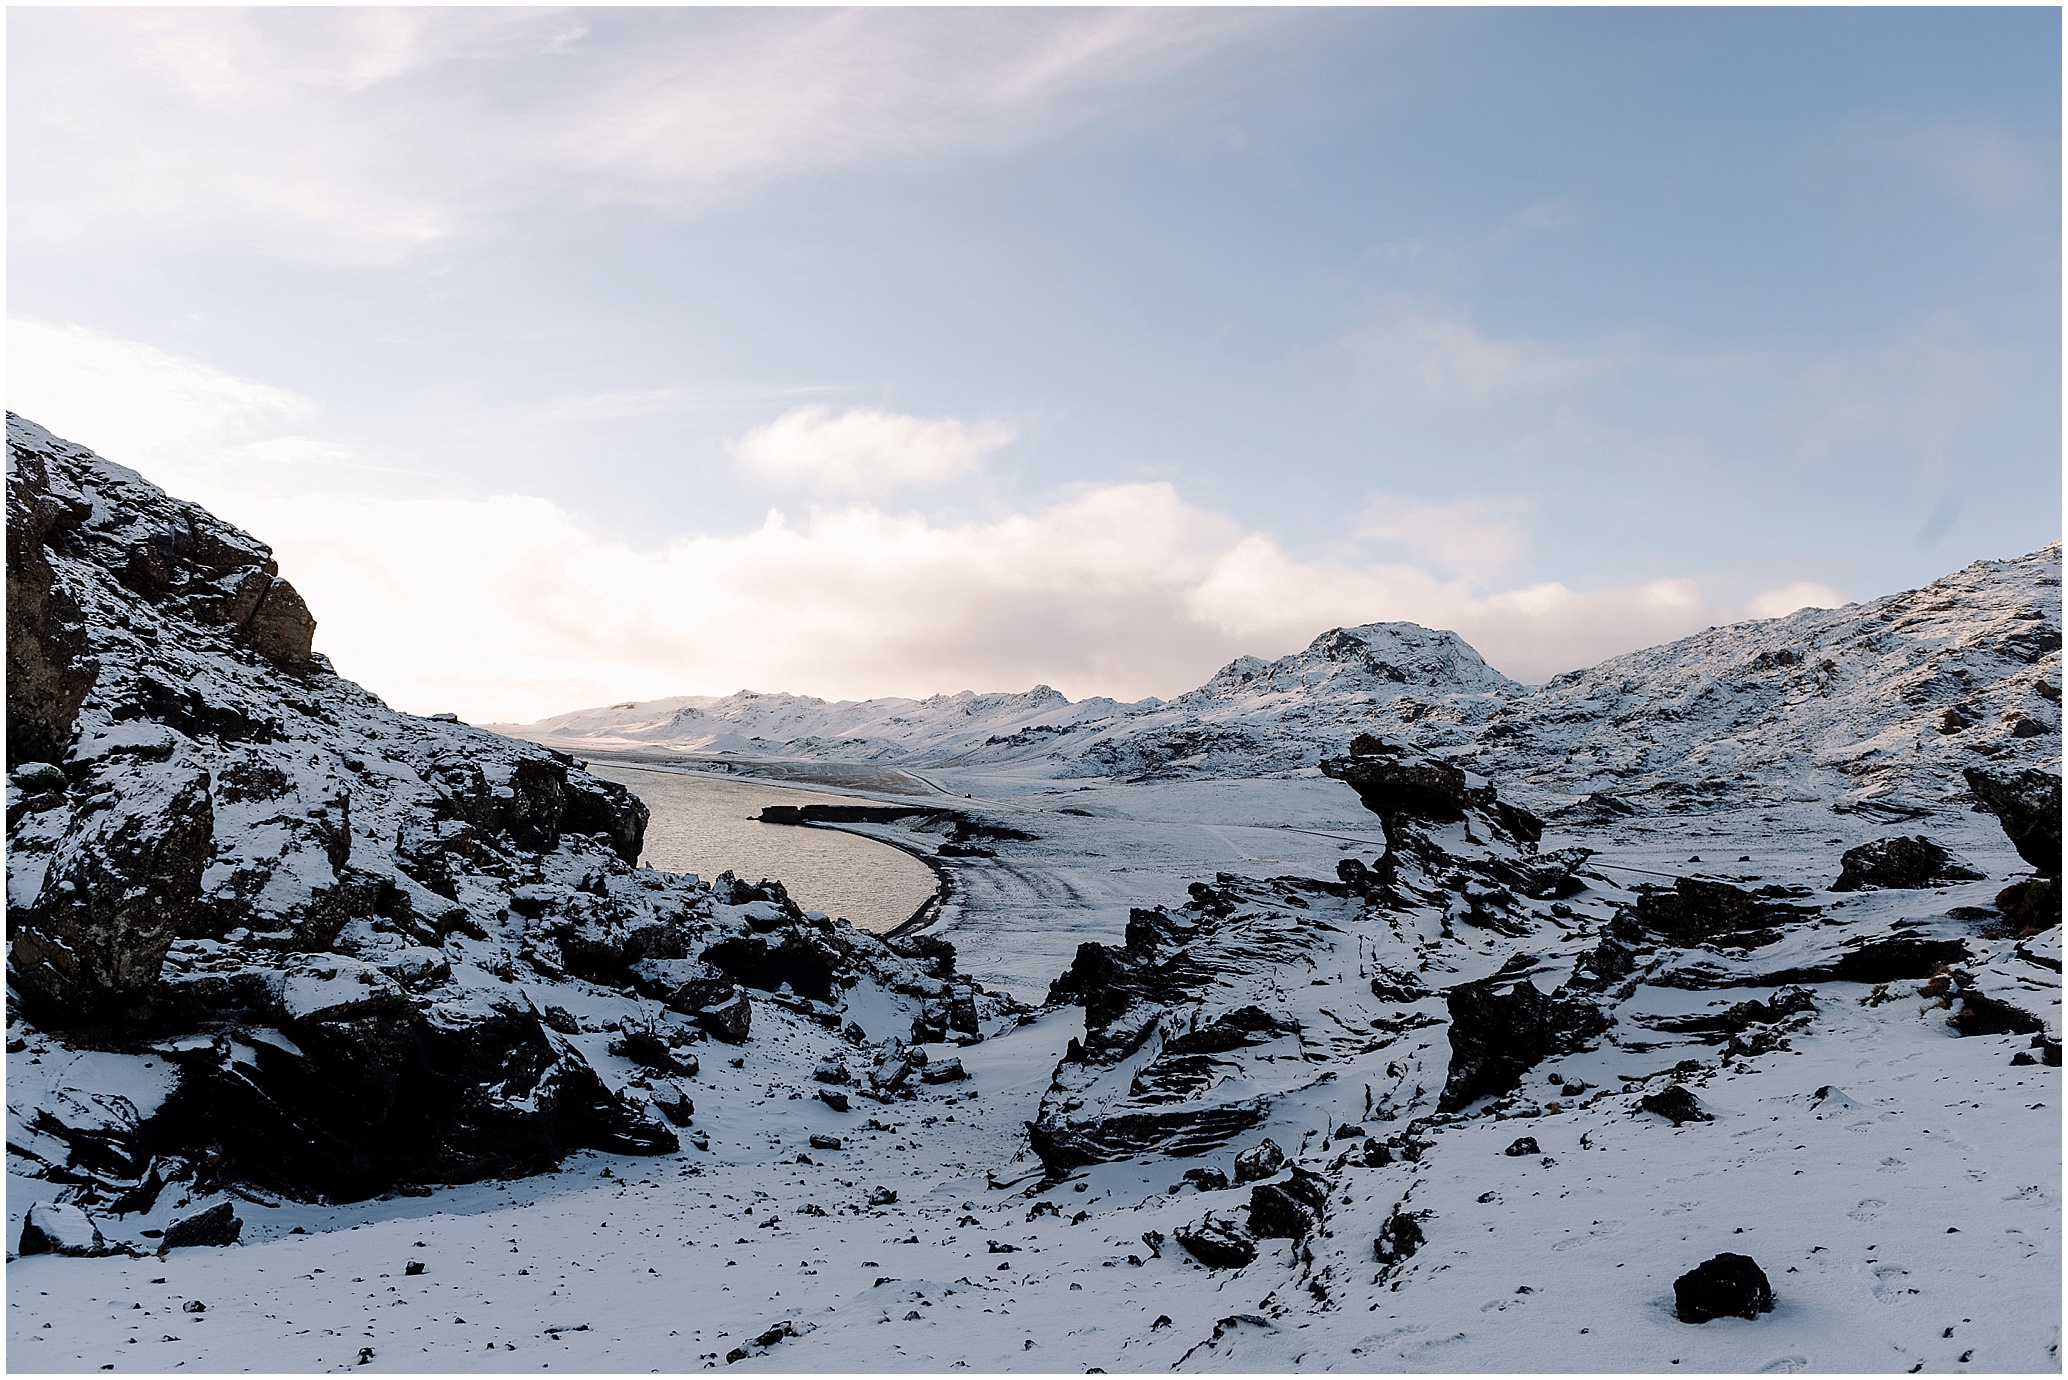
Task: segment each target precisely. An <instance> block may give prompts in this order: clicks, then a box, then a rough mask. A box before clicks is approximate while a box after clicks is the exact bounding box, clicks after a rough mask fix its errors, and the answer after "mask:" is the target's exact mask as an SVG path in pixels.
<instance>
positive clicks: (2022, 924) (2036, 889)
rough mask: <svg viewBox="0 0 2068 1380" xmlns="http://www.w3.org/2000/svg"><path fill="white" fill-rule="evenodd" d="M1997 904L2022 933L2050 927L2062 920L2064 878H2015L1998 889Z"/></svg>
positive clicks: (2025, 934)
mask: <svg viewBox="0 0 2068 1380" xmlns="http://www.w3.org/2000/svg"><path fill="white" fill-rule="evenodd" d="M1996 908H1997V909H1998V910H2000V911H2002V912H2003V918H2004V919H2006V920H2008V921H2010V923H2011V926H2012V927H2013V928H2014V929H2015V930H2016V931H2017V932H2018V934H2019V935H2020V936H2029V935H2034V934H2038V933H2039V932H2040V931H2041V930H2046V929H2051V928H2052V927H2053V926H2055V925H2058V924H2060V923H2061V879H2060V878H2059V877H2034V878H2032V879H2031V880H2030V881H2023V882H2012V883H2011V884H2010V885H2009V886H2007V887H2005V888H2004V889H2003V890H2002V891H1999V892H1997V893H1996Z"/></svg>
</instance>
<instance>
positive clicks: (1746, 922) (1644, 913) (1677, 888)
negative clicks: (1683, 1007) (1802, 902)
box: [1631, 877, 1817, 947]
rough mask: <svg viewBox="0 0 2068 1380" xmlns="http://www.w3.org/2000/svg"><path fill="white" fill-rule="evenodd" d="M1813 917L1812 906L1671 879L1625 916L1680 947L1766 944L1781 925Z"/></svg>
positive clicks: (1697, 879) (1715, 884) (1691, 880)
mask: <svg viewBox="0 0 2068 1380" xmlns="http://www.w3.org/2000/svg"><path fill="white" fill-rule="evenodd" d="M1816 914H1817V910H1816V908H1815V907H1814V906H1792V905H1788V904H1785V903H1783V902H1779V901H1775V900H1771V899H1769V898H1767V897H1765V896H1760V895H1756V894H1754V893H1753V892H1749V891H1746V890H1744V889H1743V888H1741V887H1735V886H1732V885H1730V884H1729V883H1727V882H1712V881H1707V880H1705V879H1703V878H1700V877H1679V878H1676V879H1675V880H1674V883H1673V887H1672V889H1671V890H1670V891H1669V890H1665V889H1663V888H1662V889H1657V890H1651V891H1647V892H1645V893H1644V894H1643V895H1642V896H1640V897H1639V898H1638V900H1637V905H1636V906H1635V907H1634V908H1633V910H1632V912H1631V915H1632V918H1633V919H1634V920H1635V921H1636V923H1637V925H1638V927H1639V928H1640V929H1642V930H1646V931H1649V932H1650V933H1652V934H1655V935H1658V936H1659V937H1660V938H1662V939H1664V940H1666V941H1667V942H1668V943H1672V944H1678V945H1681V946H1682V947H1691V946H1693V945H1696V944H1730V945H1739V946H1757V945H1760V944H1769V943H1772V942H1773V941H1774V940H1776V939H1778V938H1780V934H1779V930H1780V928H1781V927H1782V926H1785V925H1790V924H1795V923H1799V922H1800V921H1803V920H1806V919H1809V918H1811V917H1814V916H1815V915H1816Z"/></svg>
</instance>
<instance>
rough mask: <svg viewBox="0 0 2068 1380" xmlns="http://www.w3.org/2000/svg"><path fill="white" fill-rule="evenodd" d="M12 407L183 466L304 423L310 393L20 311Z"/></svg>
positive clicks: (10, 355)
mask: <svg viewBox="0 0 2068 1380" xmlns="http://www.w3.org/2000/svg"><path fill="white" fill-rule="evenodd" d="M7 406H8V408H9V409H10V410H11V411H15V412H19V413H21V414H22V415H23V416H25V417H33V418H35V419H36V420H37V421H38V422H39V423H41V424H42V425H44V426H47V427H49V428H50V429H51V430H52V431H54V432H56V433H58V434H59V435H61V436H62V435H68V434H70V435H80V436H91V437H94V438H95V445H96V447H101V446H105V447H106V448H107V450H108V452H109V454H111V455H120V456H127V457H132V458H133V461H134V462H135V463H138V464H151V463H154V462H155V463H157V464H160V465H174V466H177V465H178V464H179V463H180V461H181V459H182V457H187V456H191V455H192V454H193V453H194V452H195V451H196V450H197V449H198V448H200V447H203V446H208V445H215V444H223V443H227V442H231V441H235V440H239V439H242V438H245V437H248V436H250V435H252V434H253V433H254V432H257V431H260V430H267V429H276V428H278V427H279V426H281V425H284V424H287V423H292V422H296V421H300V420H302V419H304V418H306V417H308V416H309V415H310V414H312V413H313V412H314V411H315V404H314V403H312V402H311V401H310V400H309V399H307V398H304V397H301V396H299V395H297V394H294V393H290V392H287V391H286V390H284V389H280V388H275V387H273V386H271V385H270V384H264V383H259V382H257V381H255V380H252V379H247V378H239V377H238V376H237V375H235V374H230V373H226V372H224V371H223V370H220V369H217V368H214V367H213V366H211V365H208V364H204V363H202V362H200V361H199V360H195V359H190V358H187V357H185V356H182V355H175V354H170V353H168V352H166V351H164V350H160V349H156V348H154V347H152V346H149V345H144V344H141V343H139V342H137V341H133V340H121V339H117V338H116V337H114V336H108V335H103V334H101V333H99V332H97V331H90V330H87V329H86V328H85V327H83V326H74V325H52V324H49V323H46V322H41V321H31V320H23V319H20V318H10V319H9V321H8V323H7Z"/></svg>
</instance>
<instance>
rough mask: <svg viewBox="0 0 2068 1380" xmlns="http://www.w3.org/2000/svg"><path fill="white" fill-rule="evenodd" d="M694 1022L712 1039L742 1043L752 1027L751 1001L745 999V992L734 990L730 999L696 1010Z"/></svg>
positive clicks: (731, 1043)
mask: <svg viewBox="0 0 2068 1380" xmlns="http://www.w3.org/2000/svg"><path fill="white" fill-rule="evenodd" d="M696 1023H697V1025H698V1027H699V1028H700V1029H702V1030H703V1031H704V1032H705V1033H706V1034H708V1035H709V1036H710V1037H711V1038H712V1039H714V1040H723V1041H724V1042H725V1043H726V1044H729V1045H743V1044H745V1043H746V1042H747V1036H748V1035H749V1034H751V1033H752V1032H753V1028H754V1007H753V1003H751V1002H750V1001H748V1000H747V994H746V993H745V992H739V991H735V992H734V994H733V997H732V1000H730V1001H727V1002H724V1003H721V1004H720V1005H717V1006H710V1007H706V1008H704V1009H703V1010H701V1011H699V1012H697V1013H696Z"/></svg>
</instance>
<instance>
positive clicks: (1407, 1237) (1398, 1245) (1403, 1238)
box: [1371, 1207, 1426, 1266]
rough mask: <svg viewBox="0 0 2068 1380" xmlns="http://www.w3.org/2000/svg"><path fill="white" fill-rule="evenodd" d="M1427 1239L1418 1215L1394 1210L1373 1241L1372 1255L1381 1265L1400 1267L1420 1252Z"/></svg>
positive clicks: (1397, 1209)
mask: <svg viewBox="0 0 2068 1380" xmlns="http://www.w3.org/2000/svg"><path fill="white" fill-rule="evenodd" d="M1425 1240H1426V1238H1425V1237H1424V1236H1423V1235H1422V1224H1421V1222H1420V1220H1419V1219H1418V1217H1417V1215H1416V1214H1414V1213H1411V1212H1403V1211H1401V1210H1400V1209H1399V1208H1397V1207H1396V1208H1394V1209H1393V1213H1392V1215H1391V1216H1389V1217H1388V1218H1387V1219H1386V1221H1385V1224H1384V1225H1383V1226H1381V1227H1380V1228H1379V1234H1378V1236H1377V1237H1375V1238H1374V1239H1373V1241H1372V1243H1371V1244H1372V1254H1373V1255H1374V1256H1375V1257H1376V1258H1377V1260H1378V1262H1379V1264H1381V1265H1388V1266H1391V1265H1399V1264H1401V1263H1402V1262H1404V1261H1406V1260H1407V1259H1408V1257H1410V1256H1412V1255H1413V1254H1414V1253H1415V1252H1416V1251H1418V1250H1420V1249H1421V1248H1422V1246H1423V1244H1424V1243H1425Z"/></svg>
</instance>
